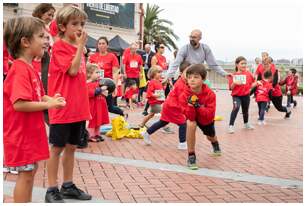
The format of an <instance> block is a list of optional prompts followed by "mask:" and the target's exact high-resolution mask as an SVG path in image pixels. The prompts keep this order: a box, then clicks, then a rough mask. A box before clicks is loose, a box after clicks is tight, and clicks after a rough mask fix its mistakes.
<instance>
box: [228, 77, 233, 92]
mask: <svg viewBox="0 0 306 206" xmlns="http://www.w3.org/2000/svg"><path fill="white" fill-rule="evenodd" d="M232 84H233V76H229V77H228V89H229V90H231V85H232Z"/></svg>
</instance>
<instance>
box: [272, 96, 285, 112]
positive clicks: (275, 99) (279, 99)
mask: <svg viewBox="0 0 306 206" xmlns="http://www.w3.org/2000/svg"><path fill="white" fill-rule="evenodd" d="M271 101H272V103H273V105H274V107H275V108H276V109H277V111H279V112H287V108H286V107H284V106H283V104H282V102H283V96H279V97H274V96H272V98H271Z"/></svg>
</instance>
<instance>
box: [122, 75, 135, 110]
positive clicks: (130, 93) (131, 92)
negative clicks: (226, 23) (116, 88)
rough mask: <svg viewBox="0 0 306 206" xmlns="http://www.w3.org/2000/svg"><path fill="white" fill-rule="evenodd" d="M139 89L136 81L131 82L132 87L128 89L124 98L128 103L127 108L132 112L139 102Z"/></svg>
mask: <svg viewBox="0 0 306 206" xmlns="http://www.w3.org/2000/svg"><path fill="white" fill-rule="evenodd" d="M137 94H138V87H137V83H136V81H135V80H131V81H130V85H129V86H128V87H127V88H126V90H125V94H124V98H125V101H126V104H127V105H126V107H128V108H129V109H130V110H134V103H136V101H137Z"/></svg>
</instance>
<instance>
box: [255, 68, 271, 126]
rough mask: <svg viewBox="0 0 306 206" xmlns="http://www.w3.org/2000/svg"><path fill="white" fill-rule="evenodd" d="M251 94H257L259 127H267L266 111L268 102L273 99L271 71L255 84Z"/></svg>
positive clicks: (265, 73)
mask: <svg viewBox="0 0 306 206" xmlns="http://www.w3.org/2000/svg"><path fill="white" fill-rule="evenodd" d="M252 87H253V89H252V91H251V93H253V92H255V97H256V99H255V100H256V102H257V105H258V116H259V117H258V125H265V124H266V122H265V121H264V119H265V110H266V107H267V104H268V102H269V101H270V99H271V98H272V92H273V87H272V72H271V71H270V70H268V71H265V72H264V73H263V79H262V80H260V81H257V82H255V84H253V86H252Z"/></svg>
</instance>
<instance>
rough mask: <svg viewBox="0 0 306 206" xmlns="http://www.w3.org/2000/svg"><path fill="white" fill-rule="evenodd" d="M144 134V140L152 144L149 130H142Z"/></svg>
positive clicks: (147, 143)
mask: <svg viewBox="0 0 306 206" xmlns="http://www.w3.org/2000/svg"><path fill="white" fill-rule="evenodd" d="M140 134H141V135H142V136H143V141H144V142H145V143H146V145H151V144H152V142H151V140H150V135H149V134H148V132H147V131H144V132H141V133H140Z"/></svg>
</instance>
